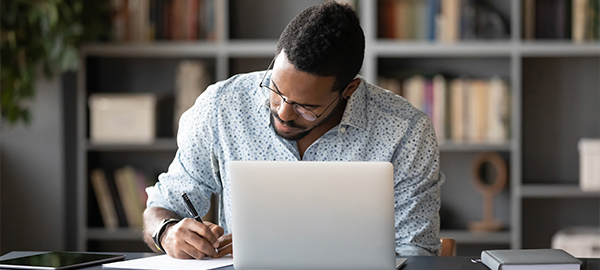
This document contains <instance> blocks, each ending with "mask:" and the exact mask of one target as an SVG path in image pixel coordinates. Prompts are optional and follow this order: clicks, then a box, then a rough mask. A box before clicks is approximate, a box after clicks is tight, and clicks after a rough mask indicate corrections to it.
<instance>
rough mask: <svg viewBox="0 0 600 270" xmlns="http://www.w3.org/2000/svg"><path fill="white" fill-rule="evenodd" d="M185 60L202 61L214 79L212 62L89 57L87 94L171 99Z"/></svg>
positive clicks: (181, 59) (201, 59) (208, 60)
mask: <svg viewBox="0 0 600 270" xmlns="http://www.w3.org/2000/svg"><path fill="white" fill-rule="evenodd" d="M184 60H198V61H203V62H205V63H206V64H207V65H206V66H207V67H208V68H209V69H210V74H213V75H212V81H214V80H215V77H214V66H215V60H214V59H206V58H150V57H142V58H136V57H132V58H129V57H113V58H106V57H90V58H88V59H87V81H86V88H87V91H88V93H98V92H102V93H120V92H126V93H130V92H134V93H140V92H141V93H148V92H150V93H157V94H165V95H172V94H173V90H174V89H175V78H176V74H177V66H178V65H179V64H180V63H181V62H182V61H184Z"/></svg>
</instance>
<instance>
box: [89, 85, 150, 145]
mask: <svg viewBox="0 0 600 270" xmlns="http://www.w3.org/2000/svg"><path fill="white" fill-rule="evenodd" d="M156 100H157V97H156V96H155V95H154V94H94V95H91V96H90V98H89V102H90V139H91V141H92V142H93V143H133V144H148V143H152V142H153V141H154V139H155V137H156Z"/></svg>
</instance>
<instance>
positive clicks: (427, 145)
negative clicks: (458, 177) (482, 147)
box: [392, 113, 445, 256]
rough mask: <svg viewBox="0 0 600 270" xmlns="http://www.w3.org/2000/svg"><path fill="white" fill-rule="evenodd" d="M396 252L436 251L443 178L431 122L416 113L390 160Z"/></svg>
mask: <svg viewBox="0 0 600 270" xmlns="http://www.w3.org/2000/svg"><path fill="white" fill-rule="evenodd" d="M392 162H393V164H394V170H395V171H394V199H395V213H396V216H395V222H396V224H395V225H396V253H398V254H399V255H400V256H422V255H436V254H437V253H438V250H439V249H440V240H439V237H438V234H439V228H440V218H439V209H440V204H441V185H442V183H443V182H444V180H445V179H444V175H443V174H442V173H441V171H440V169H439V167H440V163H439V149H438V145H437V140H436V136H435V132H434V129H433V126H432V124H431V121H430V120H429V118H427V116H425V114H423V113H420V114H418V115H417V117H415V119H414V120H413V123H411V125H410V128H409V130H408V131H407V133H406V134H405V136H404V137H403V138H402V140H401V142H400V145H399V147H398V149H397V150H396V152H395V154H394V158H393V161H392Z"/></svg>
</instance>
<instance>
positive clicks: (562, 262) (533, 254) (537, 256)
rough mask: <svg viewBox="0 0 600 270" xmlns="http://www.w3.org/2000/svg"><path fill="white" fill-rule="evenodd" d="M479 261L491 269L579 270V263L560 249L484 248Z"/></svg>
mask: <svg viewBox="0 0 600 270" xmlns="http://www.w3.org/2000/svg"><path fill="white" fill-rule="evenodd" d="M481 262H483V264H485V265H486V266H487V267H489V268H490V269H492V270H538V269H539V270H542V269H543V270H579V267H580V265H581V261H580V260H578V259H577V258H575V257H573V256H572V255H571V254H569V253H567V252H566V251H564V250H562V249H521V250H516V249H515V250H508V249H507V250H484V251H483V252H481Z"/></svg>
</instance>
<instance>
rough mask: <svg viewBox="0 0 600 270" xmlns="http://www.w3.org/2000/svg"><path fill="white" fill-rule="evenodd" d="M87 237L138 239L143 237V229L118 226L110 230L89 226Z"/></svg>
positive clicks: (97, 238) (91, 238) (93, 238)
mask: <svg viewBox="0 0 600 270" xmlns="http://www.w3.org/2000/svg"><path fill="white" fill-rule="evenodd" d="M87 238H88V239H90V240H125V241H130V240H134V241H136V240H138V241H141V240H142V239H143V234H142V229H129V228H117V229H113V230H108V229H105V228H88V229H87Z"/></svg>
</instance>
